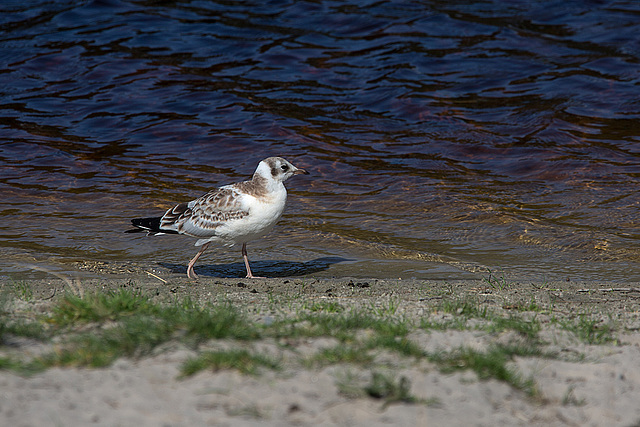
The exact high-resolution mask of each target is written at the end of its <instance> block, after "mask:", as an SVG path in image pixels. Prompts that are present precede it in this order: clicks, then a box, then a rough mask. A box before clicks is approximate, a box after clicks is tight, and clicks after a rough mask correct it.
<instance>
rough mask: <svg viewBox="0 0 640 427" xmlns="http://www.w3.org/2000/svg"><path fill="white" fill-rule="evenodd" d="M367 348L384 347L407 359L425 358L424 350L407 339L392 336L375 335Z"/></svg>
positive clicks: (370, 339) (367, 343)
mask: <svg viewBox="0 0 640 427" xmlns="http://www.w3.org/2000/svg"><path fill="white" fill-rule="evenodd" d="M366 346H367V348H369V349H373V348H379V347H383V348H386V349H387V350H391V351H394V352H396V353H398V354H401V355H403V356H407V357H415V358H421V357H423V356H425V352H424V350H422V348H421V347H420V346H419V345H417V344H416V343H414V342H413V341H411V340H409V339H407V337H402V336H400V337H399V336H395V335H391V334H377V335H374V336H373V337H371V338H369V339H368V340H367V342H366Z"/></svg>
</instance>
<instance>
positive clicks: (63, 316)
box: [48, 289, 157, 326]
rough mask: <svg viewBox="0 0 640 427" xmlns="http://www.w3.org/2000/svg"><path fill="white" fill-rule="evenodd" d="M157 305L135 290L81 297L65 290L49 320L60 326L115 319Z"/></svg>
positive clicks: (146, 311)
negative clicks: (65, 292)
mask: <svg viewBox="0 0 640 427" xmlns="http://www.w3.org/2000/svg"><path fill="white" fill-rule="evenodd" d="M156 310H157V306H156V305H154V304H152V303H151V302H150V300H149V299H148V298H147V297H145V296H143V295H142V294H140V293H137V292H131V291H129V290H125V289H120V290H119V291H117V292H108V293H93V294H88V295H85V296H83V297H80V296H76V295H73V294H66V295H65V296H64V298H63V299H62V300H61V301H59V302H58V304H57V305H56V306H55V307H54V308H53V314H52V315H51V317H50V318H49V320H48V321H49V322H50V323H52V324H56V325H59V326H67V325H73V324H78V323H90V322H99V321H104V320H117V319H120V318H122V317H124V316H129V315H132V314H152V313H153V312H154V311H156Z"/></svg>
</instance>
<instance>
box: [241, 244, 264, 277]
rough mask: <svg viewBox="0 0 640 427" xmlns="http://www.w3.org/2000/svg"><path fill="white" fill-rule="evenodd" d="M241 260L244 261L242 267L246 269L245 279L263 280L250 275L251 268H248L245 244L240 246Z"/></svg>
mask: <svg viewBox="0 0 640 427" xmlns="http://www.w3.org/2000/svg"><path fill="white" fill-rule="evenodd" d="M242 258H243V259H244V266H245V267H246V268H247V279H264V277H258V276H254V275H253V274H252V273H251V267H249V257H248V256H247V244H246V243H243V244H242Z"/></svg>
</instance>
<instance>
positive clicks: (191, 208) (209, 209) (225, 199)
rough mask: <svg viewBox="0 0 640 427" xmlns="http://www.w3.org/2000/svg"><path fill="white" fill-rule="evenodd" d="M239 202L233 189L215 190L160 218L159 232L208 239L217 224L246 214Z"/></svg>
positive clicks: (178, 206) (169, 211)
mask: <svg viewBox="0 0 640 427" xmlns="http://www.w3.org/2000/svg"><path fill="white" fill-rule="evenodd" d="M240 202H241V201H240V199H239V194H238V192H236V191H235V190H234V189H232V188H229V187H222V188H218V189H215V190H212V191H210V192H208V193H207V194H205V195H204V196H202V197H200V198H198V199H196V200H193V201H191V202H189V203H181V204H179V205H176V206H174V207H173V208H171V209H169V210H168V211H167V212H166V213H165V214H164V216H163V217H162V220H161V225H160V228H161V229H167V230H175V231H177V232H178V233H181V234H186V235H188V236H193V237H200V238H204V237H211V236H214V235H215V230H216V228H217V227H219V226H220V225H221V224H224V223H225V222H227V221H232V220H235V219H241V218H244V217H245V216H247V215H248V214H249V212H247V211H246V210H245V209H243V207H242V205H241V203H240Z"/></svg>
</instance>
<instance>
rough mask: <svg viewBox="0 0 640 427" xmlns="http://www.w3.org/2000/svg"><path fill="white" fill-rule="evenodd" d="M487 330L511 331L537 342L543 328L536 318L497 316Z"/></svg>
mask: <svg viewBox="0 0 640 427" xmlns="http://www.w3.org/2000/svg"><path fill="white" fill-rule="evenodd" d="M486 329H487V330H489V331H491V332H501V331H505V330H511V331H515V332H517V333H518V334H520V335H522V336H524V337H526V338H528V339H530V340H536V339H537V338H538V333H539V332H540V330H541V329H542V326H541V325H540V322H539V321H538V320H537V319H536V318H533V319H530V320H526V319H522V318H519V317H515V316H509V317H500V316H496V317H494V318H492V319H491V321H490V322H489V323H488V324H487V326H486Z"/></svg>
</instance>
